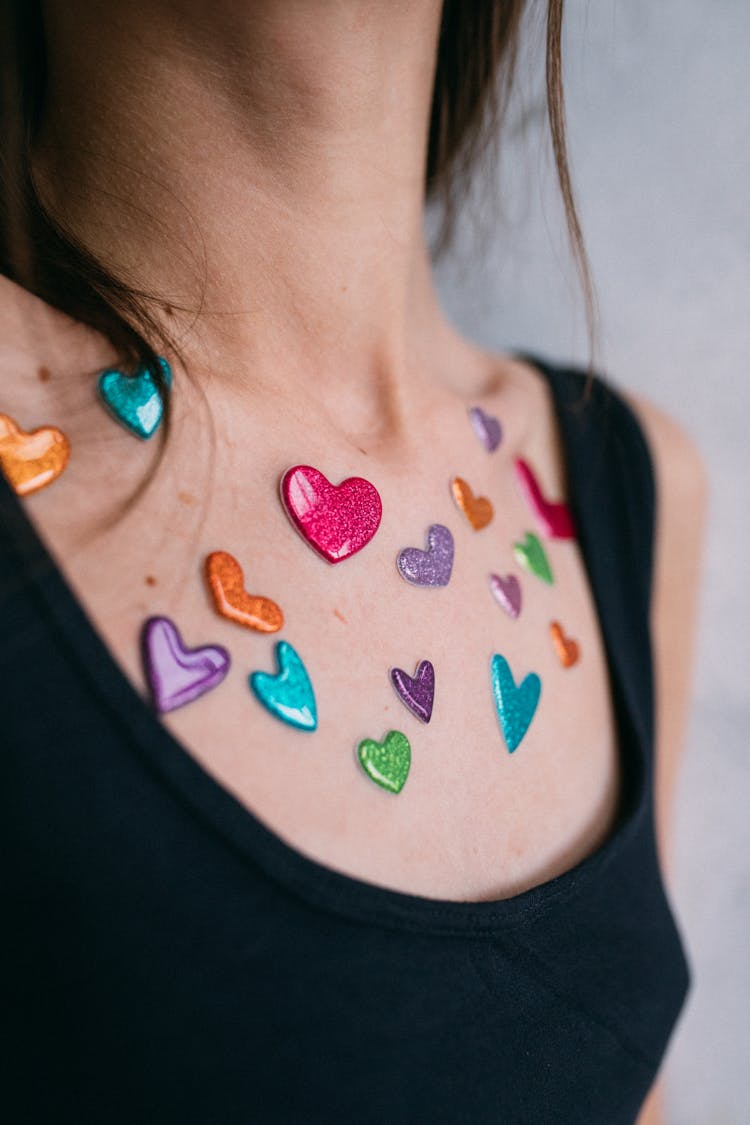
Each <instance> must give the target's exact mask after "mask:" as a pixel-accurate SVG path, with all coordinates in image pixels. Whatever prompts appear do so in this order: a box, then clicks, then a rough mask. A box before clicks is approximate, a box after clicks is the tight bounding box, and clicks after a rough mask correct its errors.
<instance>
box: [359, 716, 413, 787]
mask: <svg viewBox="0 0 750 1125" xmlns="http://www.w3.org/2000/svg"><path fill="white" fill-rule="evenodd" d="M357 757H358V758H359V761H360V765H361V766H362V769H363V770H364V771H365V773H366V774H367V776H368V777H370V778H371V779H372V780H373V781H374V782H375V783H376V785H380V786H382V788H383V789H388V790H389V791H390V792H391V793H400V792H401V790H402V789H403V787H404V783H405V781H406V779H407V777H408V776H409V766H410V765H411V746H410V745H409V739H408V738H407V737H406V735H405V734H402V733H401V731H400V730H389V731H388V734H387V735H386V736H385V739H384V740H383V741H382V742H376V741H375V739H374V738H363V739H362V741H361V742H360V744H359V746H358V747H357Z"/></svg>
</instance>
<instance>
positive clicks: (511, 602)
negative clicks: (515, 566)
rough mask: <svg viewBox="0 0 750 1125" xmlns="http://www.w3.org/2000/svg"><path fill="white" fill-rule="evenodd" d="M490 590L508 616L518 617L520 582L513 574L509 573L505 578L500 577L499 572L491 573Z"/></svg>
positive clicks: (519, 609)
mask: <svg viewBox="0 0 750 1125" xmlns="http://www.w3.org/2000/svg"><path fill="white" fill-rule="evenodd" d="M490 590H491V591H492V596H493V597H494V598H495V601H497V602H498V603H499V604H500V605H501V606H502V607H503V609H504V610H505V612H506V613H507V614H508V617H518V615H519V613H520V612H521V583H520V582H519V581H518V579H517V578H516V576H515V574H509V575H507V577H505V578H501V577H500V575H499V574H491V575H490Z"/></svg>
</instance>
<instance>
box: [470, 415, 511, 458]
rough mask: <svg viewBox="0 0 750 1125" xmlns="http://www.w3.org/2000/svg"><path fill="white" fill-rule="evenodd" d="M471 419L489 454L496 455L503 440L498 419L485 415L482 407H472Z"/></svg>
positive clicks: (475, 431)
mask: <svg viewBox="0 0 750 1125" xmlns="http://www.w3.org/2000/svg"><path fill="white" fill-rule="evenodd" d="M469 419H470V421H471V425H472V428H473V430H474V433H475V434H476V435H477V437H478V438H479V440H480V442H481V443H482V445H483V446H484V448H485V449H486V450H487V452H488V453H494V452H495V450H496V449H497V447H498V446H499V444H500V442H501V441H502V440H503V429H502V426H501V425H500V423H499V422H498V420H497V418H495V417H494V416H493V415H492V414H485V412H484V410H482V408H481V406H472V408H471V410H470V411H469Z"/></svg>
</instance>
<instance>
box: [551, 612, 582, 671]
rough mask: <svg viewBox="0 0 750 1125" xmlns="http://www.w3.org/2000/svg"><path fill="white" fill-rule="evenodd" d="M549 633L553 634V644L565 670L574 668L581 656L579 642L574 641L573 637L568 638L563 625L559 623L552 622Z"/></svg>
mask: <svg viewBox="0 0 750 1125" xmlns="http://www.w3.org/2000/svg"><path fill="white" fill-rule="evenodd" d="M549 631H550V633H551V634H552V643H553V644H554V646H555V651H556V652H557V655H558V657H559V659H560V663H561V664H562V666H563V668H572V667H573V665H574V664H576V663H577V661H578V657H579V656H580V655H581V650H580V648H579V647H578V642H577V641H574V640H573V639H572V637H566V636H565V633H564V632H563V628H562V625H560V624H559V623H558V622H557V621H553V622H552V624H551V625H550V627H549Z"/></svg>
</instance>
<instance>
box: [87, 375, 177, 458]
mask: <svg viewBox="0 0 750 1125" xmlns="http://www.w3.org/2000/svg"><path fill="white" fill-rule="evenodd" d="M158 358H159V364H160V366H161V369H162V372H163V375H164V381H165V384H166V386H167V387H168V388H169V387H171V385H172V371H171V369H170V366H169V364H168V363H167V361H166V359H164V357H163V356H159V357H158ZM98 386H99V395H100V397H101V400H102V402H103V403H104V405H105V406H106V408H107V410H108V411H109V413H110V414H111V415H112V417H113V418H115V419H116V421H118V422H119V423H120V425H121V426H124V427H125V429H126V430H129V431H130V433H131V434H135V436H136V437H138V438H143V439H144V440H145V439H147V438H150V437H152V436H153V434H155V433H156V431H157V430H158V429H159V425H160V423H161V420H162V416H163V414H164V403H163V401H162V396H161V394H160V393H159V388H158V387H157V385H156V380H155V379H154V376H153V375H152V374H151V372H150V371H149V369H148V367H146V366H145V364H141V365H140V366H139V367H138V368H137V369H136V370H135V372H134V373H133V374H132V375H128V374H126V373H125V372H124V371H120V370H119V369H118V368H117V367H109V368H107V370H106V371H102V373H101V375H100V376H99V383H98Z"/></svg>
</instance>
